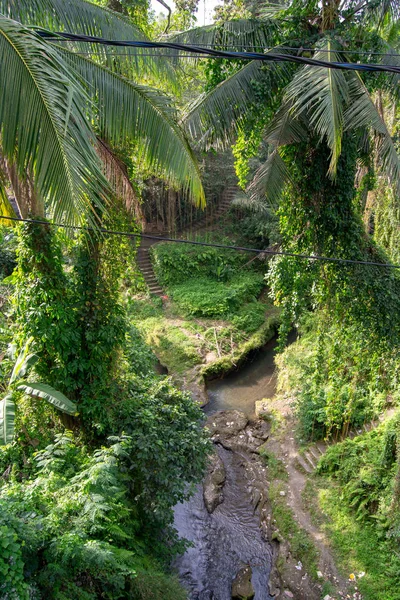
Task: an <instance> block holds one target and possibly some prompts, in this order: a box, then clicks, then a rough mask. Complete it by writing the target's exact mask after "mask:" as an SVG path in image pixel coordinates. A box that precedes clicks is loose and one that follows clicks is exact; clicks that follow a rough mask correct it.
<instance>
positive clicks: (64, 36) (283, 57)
mask: <svg viewBox="0 0 400 600" xmlns="http://www.w3.org/2000/svg"><path fill="white" fill-rule="evenodd" d="M37 33H38V35H40V36H41V37H43V38H44V39H49V40H54V41H58V42H59V41H75V42H88V43H92V44H101V45H104V46H117V47H133V48H164V49H167V50H178V51H182V50H183V51H185V52H189V53H191V54H192V53H194V54H201V55H205V56H212V57H214V58H231V59H232V58H235V59H240V60H260V61H263V62H294V63H298V64H303V65H312V66H316V67H325V68H328V69H339V70H350V71H376V72H390V73H398V74H400V67H396V66H392V65H379V64H363V63H346V62H330V61H325V60H315V59H313V58H304V57H303V56H293V55H290V54H279V53H274V52H269V53H268V54H261V53H258V52H229V51H223V50H214V49H212V48H202V47H201V46H191V45H189V44H176V43H168V42H143V41H129V40H125V41H123V40H107V39H105V38H100V37H95V36H88V35H78V34H73V33H67V32H55V33H52V32H50V31H44V30H38V31H37Z"/></svg>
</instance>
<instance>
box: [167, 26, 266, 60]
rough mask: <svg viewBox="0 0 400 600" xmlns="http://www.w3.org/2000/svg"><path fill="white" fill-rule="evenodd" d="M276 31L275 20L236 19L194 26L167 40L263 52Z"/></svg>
mask: <svg viewBox="0 0 400 600" xmlns="http://www.w3.org/2000/svg"><path fill="white" fill-rule="evenodd" d="M276 31H277V24H276V23H275V22H272V21H269V20H265V21H260V20H255V19H237V20H235V21H225V22H224V23H217V24H214V25H206V26H205V27H194V28H193V29H189V30H188V31H184V32H183V33H179V34H177V35H176V34H175V35H173V36H170V37H169V38H168V41H172V42H176V43H178V44H193V45H195V46H218V47H219V48H223V49H224V50H232V51H238V52H239V51H246V50H250V51H253V50H254V51H255V52H263V50H264V49H266V48H268V47H269V46H271V45H272V44H273V36H274V34H275V33H276Z"/></svg>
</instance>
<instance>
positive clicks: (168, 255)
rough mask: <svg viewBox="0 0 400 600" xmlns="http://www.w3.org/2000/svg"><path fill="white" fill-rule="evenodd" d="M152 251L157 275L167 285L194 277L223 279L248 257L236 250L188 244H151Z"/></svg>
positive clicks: (231, 273) (227, 277)
mask: <svg viewBox="0 0 400 600" xmlns="http://www.w3.org/2000/svg"><path fill="white" fill-rule="evenodd" d="M151 252H152V258H153V266H154V271H155V274H156V277H157V279H158V280H159V282H160V283H161V285H164V286H167V287H169V286H172V285H174V286H175V285H177V284H180V283H182V282H185V281H187V280H188V279H194V278H196V279H198V278H205V277H211V278H212V279H215V280H217V281H226V280H227V279H229V278H230V277H231V276H232V275H233V273H234V271H235V269H237V268H238V267H239V266H241V265H243V264H244V263H245V262H247V261H248V260H249V259H248V256H247V255H245V254H241V253H240V252H237V251H236V250H226V249H223V248H208V247H204V246H191V245H189V244H172V243H160V244H156V245H154V246H153V247H152V250H151Z"/></svg>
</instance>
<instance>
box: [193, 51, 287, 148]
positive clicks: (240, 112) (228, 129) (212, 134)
mask: <svg viewBox="0 0 400 600" xmlns="http://www.w3.org/2000/svg"><path fill="white" fill-rule="evenodd" d="M286 73H287V71H286V69H285V67H284V66H283V65H282V64H281V63H278V64H276V63H274V64H268V65H265V64H263V63H262V62H261V61H256V60H255V61H251V62H250V63H248V64H247V65H245V66H244V67H242V68H241V69H240V71H238V72H237V73H235V74H234V75H232V76H231V77H229V78H228V79H226V80H225V81H223V82H222V83H220V84H219V85H217V86H216V87H215V88H214V89H213V90H212V91H211V92H209V93H208V94H202V95H201V96H200V97H199V99H198V100H196V101H195V102H194V103H192V104H191V105H189V106H188V107H187V109H186V111H185V113H184V115H183V119H182V121H183V123H184V124H185V126H186V128H187V129H188V131H189V132H190V135H191V136H192V137H193V138H195V139H198V140H199V143H200V145H201V146H204V147H207V146H211V145H213V144H215V145H216V146H219V147H221V148H224V147H227V146H228V145H229V144H231V143H232V141H233V139H234V136H235V134H236V132H237V131H238V130H239V129H240V127H241V125H242V123H243V120H244V118H245V116H246V114H247V113H248V111H249V110H250V108H251V107H252V105H253V103H254V87H253V83H254V82H257V81H262V82H265V84H266V86H265V87H266V88H267V89H269V91H270V95H271V98H272V97H273V96H274V94H275V92H276V90H277V89H279V87H280V86H282V84H283V82H286V77H285V76H286Z"/></svg>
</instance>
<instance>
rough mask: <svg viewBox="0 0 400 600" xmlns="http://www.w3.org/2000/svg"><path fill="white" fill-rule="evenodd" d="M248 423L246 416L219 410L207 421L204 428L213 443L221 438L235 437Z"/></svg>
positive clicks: (234, 411) (237, 411) (233, 411)
mask: <svg viewBox="0 0 400 600" xmlns="http://www.w3.org/2000/svg"><path fill="white" fill-rule="evenodd" d="M248 421H249V420H248V418H247V417H246V415H245V414H244V413H242V412H240V411H239V410H221V411H219V412H217V413H215V414H214V415H211V416H210V417H209V418H208V419H207V422H206V427H207V428H208V429H209V431H210V434H211V436H212V437H213V439H214V441H219V438H221V437H223V438H229V437H232V436H235V435H237V434H238V433H239V432H240V431H242V430H243V429H244V428H245V427H246V425H247V423H248Z"/></svg>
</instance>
